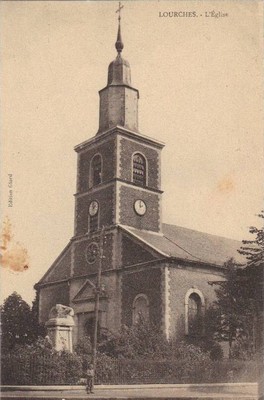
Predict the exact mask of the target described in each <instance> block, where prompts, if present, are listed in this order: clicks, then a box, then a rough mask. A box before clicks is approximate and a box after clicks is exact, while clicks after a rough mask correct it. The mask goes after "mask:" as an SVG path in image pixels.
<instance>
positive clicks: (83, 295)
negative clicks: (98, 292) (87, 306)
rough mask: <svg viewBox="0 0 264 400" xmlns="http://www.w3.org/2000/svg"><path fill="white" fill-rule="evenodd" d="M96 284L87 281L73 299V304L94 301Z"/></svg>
mask: <svg viewBox="0 0 264 400" xmlns="http://www.w3.org/2000/svg"><path fill="white" fill-rule="evenodd" d="M95 284H96V282H93V281H92V280H90V279H86V280H85V282H84V284H83V285H82V286H81V288H80V289H79V291H78V292H77V294H76V295H75V296H74V298H73V299H72V301H73V303H77V302H82V301H89V300H90V301H94V287H95Z"/></svg>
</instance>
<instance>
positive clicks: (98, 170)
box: [91, 154, 102, 186]
mask: <svg viewBox="0 0 264 400" xmlns="http://www.w3.org/2000/svg"><path fill="white" fill-rule="evenodd" d="M101 182H102V157H101V155H100V154H96V155H95V156H94V157H93V159H92V162H91V186H96V185H99V184H100V183H101Z"/></svg>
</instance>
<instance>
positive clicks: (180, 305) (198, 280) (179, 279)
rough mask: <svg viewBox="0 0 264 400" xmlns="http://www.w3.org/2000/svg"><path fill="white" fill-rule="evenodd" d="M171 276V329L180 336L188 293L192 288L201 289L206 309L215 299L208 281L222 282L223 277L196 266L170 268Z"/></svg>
mask: <svg viewBox="0 0 264 400" xmlns="http://www.w3.org/2000/svg"><path fill="white" fill-rule="evenodd" d="M169 275H170V281H169V282H170V283H169V305H170V328H171V333H172V334H175V333H178V334H180V333H182V330H184V327H183V325H184V315H185V308H184V301H185V295H186V293H187V291H188V290H189V289H191V288H195V289H199V290H200V291H201V292H202V293H203V295H204V298H205V307H206V306H208V305H209V304H210V303H211V302H212V301H213V300H214V299H215V291H214V288H213V287H212V286H210V285H209V284H208V281H215V280H222V279H223V277H222V276H221V275H220V274H219V275H218V274H217V273H213V272H209V271H207V272H206V271H205V270H202V269H199V268H198V267H195V266H194V267H188V268H186V267H182V268H180V269H179V268H173V267H172V266H170V267H169ZM180 331H181V332H180ZM183 333H184V332H183Z"/></svg>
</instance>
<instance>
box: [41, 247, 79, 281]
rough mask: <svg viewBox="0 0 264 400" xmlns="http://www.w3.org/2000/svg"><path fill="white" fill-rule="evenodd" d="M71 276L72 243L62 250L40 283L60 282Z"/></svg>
mask: <svg viewBox="0 0 264 400" xmlns="http://www.w3.org/2000/svg"><path fill="white" fill-rule="evenodd" d="M70 276H71V243H69V244H68V245H67V246H66V247H65V249H64V250H63V251H62V252H61V254H60V255H59V257H58V258H57V259H56V260H55V261H54V263H53V264H52V265H51V267H50V268H49V269H48V271H47V272H46V274H45V275H44V276H43V277H42V278H41V280H40V281H39V282H38V284H43V283H51V282H58V281H62V280H65V279H69V278H70Z"/></svg>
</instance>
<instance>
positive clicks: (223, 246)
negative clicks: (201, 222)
mask: <svg viewBox="0 0 264 400" xmlns="http://www.w3.org/2000/svg"><path fill="white" fill-rule="evenodd" d="M125 229H126V230H127V231H128V232H130V233H131V234H132V235H134V236H135V237H137V238H138V239H140V240H143V241H144V242H145V243H146V244H147V245H149V246H151V247H152V248H154V249H155V250H156V251H158V252H159V253H160V254H161V255H163V256H169V257H175V258H180V259H184V260H191V261H198V262H199V261H200V262H203V263H209V264H215V265H219V266H222V265H223V263H224V262H225V261H227V260H228V259H230V258H231V257H232V258H234V259H235V260H236V262H238V263H241V264H244V263H245V258H244V257H243V256H242V255H240V254H239V253H238V252H237V250H238V249H239V248H240V246H241V244H242V243H241V242H240V241H238V240H234V239H228V238H225V237H221V236H216V235H211V234H208V233H204V232H198V231H194V230H192V229H188V228H183V227H181V226H176V225H169V224H162V234H160V235H159V234H155V233H151V232H147V231H141V230H139V229H135V228H130V227H129V228H128V227H127V226H126V227H125Z"/></svg>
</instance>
